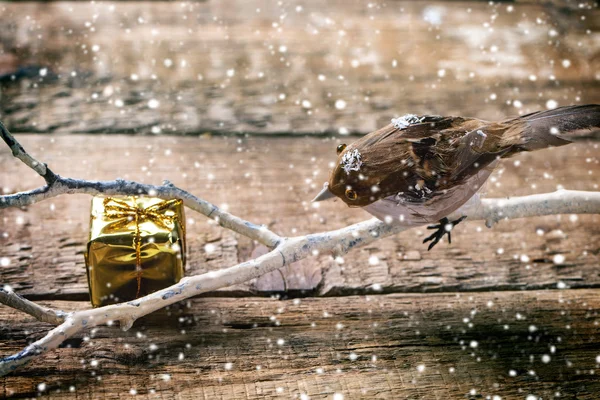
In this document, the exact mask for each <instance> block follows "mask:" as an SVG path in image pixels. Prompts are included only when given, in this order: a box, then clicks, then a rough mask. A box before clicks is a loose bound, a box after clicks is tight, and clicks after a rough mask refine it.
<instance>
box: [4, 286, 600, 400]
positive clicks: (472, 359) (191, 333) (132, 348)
mask: <svg viewBox="0 0 600 400" xmlns="http://www.w3.org/2000/svg"><path fill="white" fill-rule="evenodd" d="M45 304H49V305H52V306H55V307H61V308H64V309H81V308H83V307H85V306H87V305H86V304H85V303H83V302H62V301H52V302H49V303H45ZM599 307H600V296H598V291H597V290H567V291H558V290H552V291H541V292H537V291H526V292H522V291H519V292H484V293H462V294H459V293H440V294H393V295H377V296H352V297H334V298H327V299H322V298H320V299H319V298H308V299H301V300H299V299H296V300H285V301H278V300H273V299H264V298H253V299H250V298H242V299H233V298H204V299H196V300H192V301H190V302H189V303H188V306H187V307H181V308H171V309H170V310H168V311H161V312H158V313H156V314H154V315H151V316H149V317H147V318H145V319H143V320H140V321H138V323H136V325H135V326H134V327H133V329H132V330H131V331H128V332H121V331H119V330H118V329H115V328H107V327H100V328H98V329H94V331H93V332H92V333H88V334H87V335H84V336H80V337H78V338H75V339H71V340H69V341H68V342H67V345H68V346H69V347H68V348H61V349H59V350H57V351H53V352H50V353H49V354H47V355H45V356H43V357H41V358H40V359H39V360H36V361H34V362H32V363H31V364H30V365H28V366H27V367H26V368H24V369H22V370H20V371H19V372H17V373H15V374H11V375H9V376H6V377H4V378H0V380H1V381H2V385H0V396H7V397H15V398H21V397H38V396H39V397H54V398H67V399H76V398H77V399H98V398H104V399H123V398H130V397H131V398H133V397H134V396H131V395H130V390H131V389H134V390H136V391H137V394H138V395H137V398H139V397H141V398H144V399H145V398H147V399H154V398H160V399H169V398H178V399H261V398H267V399H276V398H277V399H279V398H281V399H291V398H302V397H300V395H302V394H304V395H308V396H309V397H310V398H311V399H332V398H334V397H333V396H334V394H335V393H340V394H343V395H344V398H346V399H356V398H380V399H383V398H388V399H399V398H410V399H415V398H421V399H440V400H441V399H465V398H467V399H480V398H491V396H494V395H498V396H501V397H502V398H503V399H525V398H526V396H527V395H535V396H536V397H535V398H538V396H539V398H543V399H550V398H555V397H558V396H560V397H558V398H567V399H574V398H577V399H597V398H598V393H599V392H600V380H599V379H598V377H597V375H596V371H597V370H598V363H599V362H598V358H597V357H598V355H599V354H600V341H599V336H598V334H599V332H598V329H599V328H598V318H599V317H598V312H597V310H598V308H599ZM0 318H1V319H2V320H10V321H11V323H10V324H6V325H4V324H3V325H2V326H1V327H0V341H1V343H2V347H1V348H2V352H3V353H7V352H15V351H17V350H19V349H20V348H21V347H22V346H23V345H24V344H25V343H26V342H27V341H28V340H31V339H33V338H36V337H39V336H40V335H42V334H43V333H44V332H45V331H46V329H47V326H44V325H43V324H39V323H36V322H32V320H31V318H29V317H27V316H23V315H22V314H18V313H16V312H14V311H12V310H9V309H7V308H6V307H2V308H0ZM544 356H548V357H549V359H546V358H545V357H544ZM511 371H514V372H513V373H512V374H516V376H511ZM40 384H44V385H45V390H44V391H43V392H41V393H40V392H39V390H38V386H39V385H40ZM488 396H489V397H488ZM304 398H305V397H304Z"/></svg>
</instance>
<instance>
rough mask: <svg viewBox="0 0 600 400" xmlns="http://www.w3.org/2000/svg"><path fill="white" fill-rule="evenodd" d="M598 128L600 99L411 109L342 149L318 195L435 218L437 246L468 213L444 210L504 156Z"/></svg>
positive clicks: (401, 219) (398, 216) (467, 195)
mask: <svg viewBox="0 0 600 400" xmlns="http://www.w3.org/2000/svg"><path fill="white" fill-rule="evenodd" d="M599 127H600V105H596V104H590V105H582V106H569V107H560V108H556V109H554V110H549V111H540V112H535V113H531V114H527V115H523V116H520V117H517V118H512V119H508V120H505V121H501V122H488V121H483V120H480V119H476V118H464V117H442V116H438V115H420V116H417V115H412V114H409V115H405V116H403V117H400V118H395V119H392V123H391V124H389V125H387V126H385V127H383V128H381V129H379V130H377V131H375V132H371V133H369V134H368V135H366V136H364V137H362V138H360V139H359V140H357V141H356V142H354V143H352V144H350V145H348V146H346V145H345V144H342V145H339V146H338V148H337V153H338V160H337V164H336V166H335V168H334V169H333V171H332V172H331V175H330V177H329V182H326V183H325V186H324V188H323V190H322V191H321V193H319V194H318V195H317V197H315V198H314V199H313V201H322V200H326V199H329V198H333V197H334V196H337V197H339V198H340V199H342V201H344V202H345V203H346V204H348V206H350V207H362V208H363V209H364V210H366V211H367V212H369V213H371V214H372V215H374V216H375V217H377V218H379V219H381V220H383V221H386V222H389V223H400V224H403V225H407V226H416V225H422V224H425V223H431V222H437V221H439V225H434V226H430V227H429V228H430V229H437V231H436V232H435V233H434V234H433V235H431V236H430V237H428V238H426V239H425V240H424V241H423V242H424V243H425V242H427V241H429V240H433V241H432V243H431V244H430V245H429V249H431V248H432V247H433V246H435V244H437V243H438V242H439V240H440V239H441V238H442V237H443V236H444V234H448V241H449V242H450V241H451V237H450V230H451V229H452V227H453V226H454V225H456V224H457V223H459V222H460V221H462V220H463V219H464V218H465V217H463V218H460V219H459V220H456V221H452V222H451V221H448V219H447V218H446V216H448V215H450V214H451V213H452V212H454V211H456V210H457V209H459V208H460V207H461V206H462V205H463V204H465V203H466V202H467V201H469V200H472V201H478V199H479V197H478V196H477V194H476V193H477V191H478V190H479V188H480V187H481V186H482V185H483V183H484V182H485V181H486V180H487V178H488V177H489V176H490V174H491V172H492V170H493V169H494V167H495V166H496V165H497V163H498V160H499V159H500V158H506V157H510V156H512V155H514V154H517V153H519V152H522V151H533V150H539V149H544V148H547V147H551V146H563V145H566V144H569V143H571V140H570V139H569V137H570V136H572V135H573V134H574V133H575V132H577V131H581V130H584V129H593V128H599Z"/></svg>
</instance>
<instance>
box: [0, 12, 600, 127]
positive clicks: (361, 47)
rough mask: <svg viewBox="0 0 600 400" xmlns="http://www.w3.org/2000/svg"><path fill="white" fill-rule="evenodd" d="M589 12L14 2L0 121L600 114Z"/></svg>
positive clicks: (232, 121) (138, 122) (236, 121)
mask: <svg viewBox="0 0 600 400" xmlns="http://www.w3.org/2000/svg"><path fill="white" fill-rule="evenodd" d="M590 8H591V9H589V8H587V6H585V7H582V8H578V4H576V3H573V4H572V5H571V4H569V3H568V2H567V3H565V2H561V3H560V4H559V5H551V4H549V3H548V2H543V3H542V2H514V3H513V2H511V3H510V4H504V3H503V2H495V3H489V2H484V1H471V2H464V3H461V4H448V3H447V2H411V1H392V2H372V3H366V2H364V1H361V0H337V1H327V2H323V1H320V0H305V1H302V4H292V3H287V2H281V3H276V4H273V3H272V2H271V1H268V0H258V1H252V2H248V1H246V0H228V1H219V2H212V1H206V2H192V3H187V4H183V3H179V4H177V5H173V4H172V3H170V2H164V3H144V2H101V3H96V2H67V3H65V2H57V3H43V4H36V3H27V4H11V3H6V2H5V3H2V4H1V5H0V13H2V15H3V19H2V21H0V29H1V30H2V37H3V41H2V44H1V46H2V47H0V75H2V77H0V80H2V81H4V83H2V86H1V90H2V96H0V118H2V120H3V121H4V122H5V123H7V126H8V127H9V128H11V129H13V130H14V131H15V132H17V131H19V132H50V131H57V132H85V133H87V132H142V133H150V132H152V131H153V130H156V129H160V130H161V131H162V132H164V133H173V132H175V133H194V134H198V133H202V132H249V133H257V134H277V133H279V134H289V133H301V134H322V133H324V132H327V133H335V134H337V133H338V132H346V131H347V132H357V133H366V132H368V131H371V130H374V129H375V128H377V127H380V126H382V125H383V124H385V123H387V122H388V121H389V120H390V118H392V117H394V116H398V115H402V114H405V113H438V114H444V115H471V116H478V117H480V118H488V119H498V118H500V117H503V116H505V115H507V114H513V113H516V112H519V111H520V112H523V113H525V112H529V111H535V110H538V109H541V108H544V107H545V106H546V102H547V101H548V100H554V101H556V102H558V104H560V105H565V104H570V103H577V102H582V103H594V102H596V103H597V102H600V90H599V88H600V80H599V79H598V71H599V70H600V58H598V56H597V37H598V34H599V32H600V23H599V22H598V21H600V10H599V9H598V8H597V7H595V8H593V7H591V6H590ZM40 68H46V69H47V73H46V76H45V77H44V79H42V80H41V82H40V77H39V73H38V72H39V70H40ZM11 75H14V76H15V77H16V81H15V82H13V83H11V82H12V81H11ZM132 76H134V77H137V78H136V79H135V80H134V79H132V78H131V77H132ZM152 99H154V100H158V101H159V103H160V104H159V106H158V107H157V108H156V109H151V108H149V101H150V100H152ZM338 100H342V101H343V103H340V102H338V103H337V104H338V106H337V107H336V102H337V101H338ZM517 101H518V102H517ZM309 103H310V106H309ZM518 104H522V107H521V108H520V109H519V108H515V105H518ZM344 105H345V106H344Z"/></svg>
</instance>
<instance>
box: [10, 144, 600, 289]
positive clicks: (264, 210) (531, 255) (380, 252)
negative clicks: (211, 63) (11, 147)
mask: <svg viewBox="0 0 600 400" xmlns="http://www.w3.org/2000/svg"><path fill="white" fill-rule="evenodd" d="M17 137H18V139H19V140H20V141H21V142H22V144H23V145H24V146H25V147H26V148H27V149H28V150H29V151H30V152H31V153H32V154H33V155H34V156H36V157H37V158H38V159H43V160H45V161H47V162H48V163H49V165H50V166H51V167H52V168H53V170H54V171H55V172H56V173H59V174H61V175H63V176H71V177H79V178H87V179H114V178H117V177H122V178H127V179H133V180H138V181H142V182H153V183H160V182H161V181H162V180H163V179H169V180H170V181H172V182H173V183H175V184H176V185H178V186H180V187H182V188H185V189H186V190H189V191H190V192H192V193H194V194H196V195H198V196H201V197H203V198H205V199H207V200H208V201H211V202H213V203H215V204H217V205H219V206H225V207H228V208H229V210H230V211H231V212H233V213H234V214H236V215H239V216H241V217H243V218H245V219H248V220H250V221H253V222H255V223H259V224H261V223H262V224H267V225H268V226H269V227H270V228H271V229H273V230H274V231H275V232H277V233H279V234H282V235H286V236H290V235H301V234H307V233H313V232H318V231H323V230H331V229H335V228H340V227H342V226H345V225H347V224H350V223H354V222H358V221H360V220H363V219H366V218H368V217H369V215H368V214H367V213H365V212H363V211H361V210H358V209H350V208H348V207H346V206H345V205H344V204H342V203H341V202H326V203H322V204H320V206H319V208H313V205H311V204H310V202H309V201H310V199H311V198H312V197H313V196H314V194H315V193H316V192H317V191H318V189H319V188H320V187H321V184H322V182H324V181H325V180H326V177H327V174H328V170H329V168H328V163H329V162H330V161H333V160H334V159H335V147H336V143H337V142H338V140H330V139H317V138H302V139H291V138H289V139H288V138H278V139H273V138H271V139H266V138H223V137H212V138H211V137H200V138H192V137H148V138H144V139H140V138H137V137H133V136H123V135H116V136H97V135H94V136H83V135H69V136H36V135H18V136H17ZM80 149H94V151H80ZM598 154H599V153H598V143H597V142H581V143H577V144H572V145H569V146H566V147H562V148H555V149H549V150H544V151H539V152H534V153H528V154H522V155H520V156H519V157H517V158H515V159H510V160H506V161H503V164H502V166H501V167H500V168H498V169H497V170H496V172H495V173H494V174H493V176H492V178H491V179H490V181H489V183H488V185H487V196H490V197H503V196H514V195H526V194H530V193H544V192H550V191H553V190H556V188H557V186H558V185H562V186H563V187H565V188H567V189H579V190H598V180H597V175H598V173H599V169H598V162H599V159H598ZM515 162H516V163H517V164H518V166H516V165H515ZM0 169H1V170H2V171H3V173H2V174H0V188H3V189H4V190H5V191H7V192H14V191H21V190H26V189H31V188H34V187H36V186H39V185H41V184H42V183H43V181H42V180H41V179H40V178H39V177H38V176H37V175H36V174H35V173H33V172H32V171H30V170H28V169H27V168H26V167H24V166H23V165H21V164H20V163H19V161H18V160H16V159H14V158H13V157H12V156H11V154H10V152H9V151H0ZM89 210H90V198H89V197H88V196H83V195H68V196H62V197H59V198H55V199H52V200H49V201H46V202H42V203H38V204H35V205H33V206H31V207H28V208H27V209H26V210H14V209H9V210H2V211H0V257H7V258H8V259H9V261H10V264H9V265H8V266H7V267H2V269H0V281H1V282H3V284H9V285H11V286H12V287H13V288H14V289H15V290H17V291H18V292H19V293H21V294H24V295H26V296H27V297H30V298H37V299H48V300H55V299H68V300H84V299H86V298H87V282H86V275H85V267H84V260H83V251H84V248H85V243H86V241H87V236H88V229H89V227H88V224H89ZM186 217H187V218H188V227H187V228H188V229H187V231H188V242H189V244H190V245H189V252H190V253H189V257H188V260H189V261H188V267H187V272H186V273H187V274H188V275H192V274H198V273H202V272H206V271H210V270H216V269H220V268H224V267H227V266H232V265H234V264H236V263H238V262H240V261H243V260H246V259H248V258H249V257H250V254H251V253H252V251H254V250H255V244H253V243H251V242H250V241H249V240H248V239H246V238H242V237H239V236H238V235H236V234H234V233H232V232H229V231H226V230H223V229H221V228H220V227H217V226H215V225H214V224H211V223H210V221H207V219H206V218H204V217H203V216H200V215H196V214H195V213H193V212H192V211H189V210H188V212H187V214H186ZM599 221H600V216H598V215H580V216H569V215H566V216H548V217H539V218H531V219H523V220H513V221H502V222H500V223H499V224H498V225H496V226H495V227H494V228H492V229H488V228H486V227H485V226H484V224H483V222H468V221H466V222H464V223H461V224H460V225H459V226H457V228H456V231H455V233H454V235H453V237H454V241H453V243H452V245H448V244H447V243H441V244H440V245H438V246H437V247H436V248H434V249H433V250H432V251H430V252H427V251H425V250H426V246H424V245H423V244H421V241H422V240H423V237H424V234H425V233H426V230H425V229H422V228H419V229H415V230H411V231H409V232H405V233H402V234H399V235H397V236H395V237H391V238H386V239H384V240H380V241H377V242H376V243H375V244H373V245H370V246H367V247H364V248H359V249H356V250H354V251H353V252H351V253H350V254H348V255H346V256H345V257H344V261H343V263H338V262H335V261H334V260H333V258H332V257H331V255H329V254H322V255H319V256H318V257H314V258H310V259H307V260H304V261H301V262H300V263H299V264H297V265H294V266H293V267H291V266H288V267H286V268H284V269H282V270H281V273H279V272H273V273H271V274H269V275H266V276H264V277H262V278H259V279H258V280H257V281H255V282H251V283H249V284H245V285H239V286H236V287H232V288H227V289H223V290H222V291H219V292H218V293H210V294H209V296H214V295H228V296H231V295H250V294H253V293H257V294H260V295H267V294H270V293H273V292H279V293H281V292H282V291H283V290H284V287H285V288H286V289H287V293H286V295H292V296H303V295H322V296H332V295H340V294H343V295H348V294H361V293H376V292H377V291H379V290H381V291H382V292H384V293H387V292H423V291H443V292H447V291H456V290H460V291H479V290H520V289H540V288H556V287H557V286H558V285H561V286H562V285H564V286H566V287H573V288H585V287H598V286H600V276H599V272H598V268H597V266H598V263H599V257H600V247H599V244H600V228H599V226H600V225H599V224H598V222H599ZM207 245H208V246H207ZM556 254H562V255H564V256H565V261H564V263H561V264H555V263H554V262H553V258H554V255H556ZM372 257H377V260H378V263H376V264H374V265H372V263H370V262H369V261H370V260H371V262H372V261H374V260H375V259H374V258H372ZM284 279H285V286H284Z"/></svg>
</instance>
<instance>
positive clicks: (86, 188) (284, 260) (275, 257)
mask: <svg viewBox="0 0 600 400" xmlns="http://www.w3.org/2000/svg"><path fill="white" fill-rule="evenodd" d="M6 137H7V138H9V141H7V140H6V139H5V138H6ZM3 139H5V141H7V144H9V146H11V148H13V147H12V146H13V145H14V146H18V147H17V148H18V152H17V153H19V152H20V153H21V154H26V153H25V151H24V150H23V149H22V147H21V146H20V145H19V144H18V142H16V140H14V138H12V136H10V134H8V136H5V135H3ZM11 143H12V144H13V145H11ZM13 153H14V152H13ZM28 157H29V156H28ZM19 158H20V157H19ZM20 159H22V158H20ZM28 160H33V159H32V158H31V157H29V158H28ZM24 162H25V161H24ZM26 163H27V162H26ZM28 165H29V164H28ZM36 165H39V163H37V164H36ZM32 168H34V166H32ZM36 171H37V170H36ZM48 171H50V170H49V169H48V168H46V174H47V173H48ZM38 173H39V172H38ZM53 175H54V174H53ZM42 176H44V175H42ZM54 177H55V179H54V180H53V181H51V182H48V181H47V182H48V185H47V186H46V187H44V188H40V189H36V190H33V191H30V192H23V193H18V194H14V195H7V196H0V208H5V207H18V206H23V205H27V204H32V203H35V202H38V201H41V200H43V199H46V198H49V197H54V196H58V195H60V194H63V193H88V194H104V195H139V194H147V195H152V196H158V197H162V198H180V199H182V200H183V201H184V204H185V205H186V206H188V207H189V208H192V209H193V210H196V211H198V212H200V213H202V214H204V215H206V216H208V217H211V218H215V219H218V221H219V223H220V224H221V225H222V226H224V227H226V228H230V229H232V230H234V231H236V232H238V233H240V234H243V235H245V236H248V237H250V238H252V239H255V240H258V241H259V242H261V243H264V244H266V245H267V246H270V247H271V248H272V250H271V251H270V252H269V253H267V254H265V255H262V256H260V257H258V258H256V259H253V260H249V261H246V262H244V263H241V264H238V265H235V266H233V267H229V268H225V269H222V270H219V271H214V272H209V273H205V274H202V275H197V276H192V277H185V278H183V279H182V280H181V281H179V283H177V284H175V285H172V286H170V287H168V288H165V289H162V290H159V291H157V292H154V293H152V294H150V295H148V296H145V297H142V298H139V299H136V300H134V301H130V302H127V303H121V304H115V305H110V306H105V307H101V308H95V309H88V310H82V311H76V312H72V313H62V312H60V311H53V310H47V309H44V308H42V307H39V306H37V305H35V304H33V303H31V302H29V301H28V300H25V299H23V298H21V297H19V296H16V295H14V294H12V293H8V292H6V291H4V292H1V291H0V302H2V303H4V304H7V305H9V306H11V307H15V308H17V309H19V310H22V311H25V312H27V313H28V314H30V315H33V316H34V317H36V318H38V319H40V320H45V321H47V322H52V323H60V325H58V326H57V327H56V328H54V329H52V330H51V331H50V332H48V334H46V336H44V337H43V338H41V339H40V340H38V341H36V342H34V343H32V344H30V345H29V346H27V347H26V348H25V349H24V350H22V351H21V352H19V353H17V354H15V355H12V356H9V357H6V358H4V359H3V360H0V376H1V375H5V374H7V373H9V372H11V371H13V370H14V369H16V368H17V367H19V366H20V365H23V364H25V363H27V362H28V361H30V360H31V359H33V358H34V357H36V356H38V355H39V354H41V353H43V352H46V351H48V350H52V349H55V348H57V347H58V346H59V345H60V344H61V343H62V342H63V341H64V340H66V339H67V338H69V337H72V336H74V335H76V334H77V333H79V332H80V331H82V330H83V329H86V328H90V327H94V326H97V325H102V324H112V323H113V322H116V321H118V322H119V323H120V325H121V327H122V328H123V329H128V328H130V327H131V326H132V325H133V323H134V321H135V320H136V319H138V318H140V317H142V316H144V315H147V314H150V313H152V312H154V311H156V310H158V309H160V308H163V307H166V306H168V305H170V304H173V303H176V302H178V301H181V300H185V299H188V298H190V297H193V296H196V295H199V294H201V293H205V292H208V291H213V290H217V289H220V288H223V287H227V286H231V285H235V284H239V283H243V282H246V281H248V280H251V279H253V278H257V277H259V276H261V275H264V274H266V273H269V272H271V271H274V270H277V269H280V268H282V267H284V266H286V265H289V264H291V263H293V262H295V261H298V260H300V259H303V258H306V257H308V256H310V255H314V254H318V253H332V254H335V255H338V254H344V253H346V252H348V251H350V250H351V249H353V248H354V247H357V246H361V245H365V244H368V243H371V242H373V241H375V240H377V239H380V238H382V237H385V236H389V235H392V234H395V233H398V232H401V231H403V230H406V229H408V227H405V226H401V225H390V224H386V223H384V222H382V221H380V220H378V219H375V218H373V219H370V220H367V221H363V222H360V223H357V224H354V225H350V226H347V227H344V228H342V229H338V230H334V231H328V232H321V233H316V234H310V235H306V236H298V237H290V238H282V237H279V236H278V235H276V234H275V233H273V232H271V231H269V230H267V229H265V228H262V227H259V226H257V225H254V224H252V223H249V222H247V221H244V220H242V219H240V218H238V217H235V216H233V215H231V214H228V213H225V212H223V211H221V210H219V209H218V208H217V207H215V206H214V205H212V204H210V203H208V202H206V201H204V200H201V199H199V198H197V197H195V196H193V195H192V194H190V193H188V192H186V191H184V190H182V189H179V188H176V187H175V186H173V185H171V184H169V183H165V184H163V185H162V186H152V185H144V184H141V183H137V182H130V181H123V180H117V181H108V182H93V181H84V180H74V179H68V178H62V177H60V176H58V175H54ZM462 211H463V212H464V214H466V215H467V216H468V217H469V220H481V219H483V220H486V221H487V222H488V224H491V223H493V222H497V221H498V220H500V219H504V218H506V219H508V218H521V217H533V216H537V215H548V214H564V213H568V214H571V213H600V193H596V192H578V191H567V190H562V191H558V192H555V193H552V194H545V195H533V196H524V197H516V198H512V199H489V200H484V201H483V202H482V203H481V204H479V205H478V206H473V207H471V208H470V209H464V210H462ZM53 313H54V318H53V317H52V314H53Z"/></svg>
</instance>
